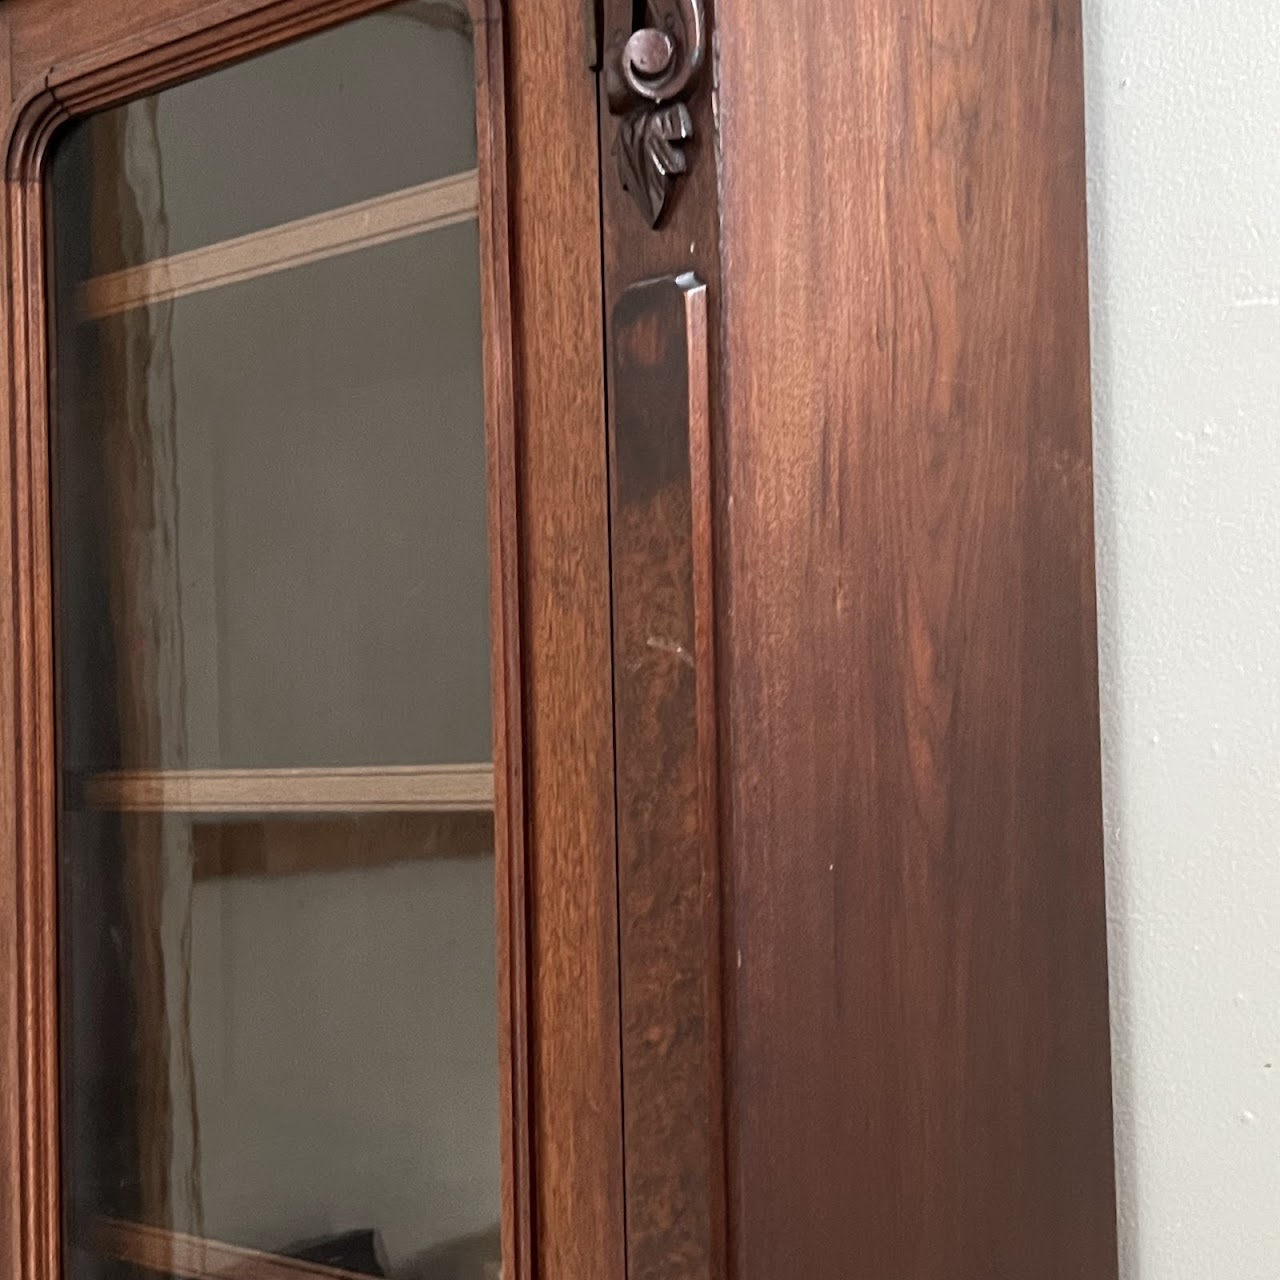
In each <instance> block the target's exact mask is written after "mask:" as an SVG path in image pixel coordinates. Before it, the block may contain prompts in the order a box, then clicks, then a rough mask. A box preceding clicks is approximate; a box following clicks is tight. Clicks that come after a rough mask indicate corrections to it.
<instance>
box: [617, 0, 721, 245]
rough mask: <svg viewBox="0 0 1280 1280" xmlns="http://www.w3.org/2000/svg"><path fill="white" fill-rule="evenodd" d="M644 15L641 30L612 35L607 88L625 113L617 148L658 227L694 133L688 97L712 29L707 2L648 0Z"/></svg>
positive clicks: (629, 186) (627, 180)
mask: <svg viewBox="0 0 1280 1280" xmlns="http://www.w3.org/2000/svg"><path fill="white" fill-rule="evenodd" d="M635 12H636V11H635V8H634V7H633V14H634V13H635ZM643 13H644V15H645V16H644V18H643V19H641V18H639V17H634V18H633V22H634V25H635V29H634V30H627V29H626V28H623V29H621V30H619V31H617V32H615V34H614V36H613V37H612V39H611V44H610V52H609V56H608V57H607V58H606V59H605V90H606V96H607V99H608V102H609V109H610V110H611V111H612V112H613V113H614V114H615V115H619V116H621V117H622V122H621V123H620V124H619V126H618V135H617V142H616V143H615V146H614V151H615V154H616V155H617V160H618V173H619V175H620V177H621V180H622V185H623V187H624V188H625V189H626V191H628V192H629V193H630V195H631V197H632V199H634V200H635V202H636V204H637V205H638V206H639V208H640V210H641V212H642V213H643V214H644V215H645V217H646V218H647V219H648V221H649V225H650V226H651V227H656V226H657V225H658V220H659V219H660V218H661V217H662V211H663V210H664V209H665V208H666V205H667V200H668V197H669V195H670V193H671V185H672V180H673V179H674V178H675V177H676V175H677V174H681V173H684V172H685V168H686V163H687V162H686V160H685V155H684V152H683V151H682V150H681V146H682V144H684V143H685V142H687V141H688V140H689V139H690V138H692V137H693V117H692V115H690V113H689V108H688V107H687V106H686V105H685V100H686V99H687V98H688V96H689V95H690V94H691V93H692V92H693V89H694V87H695V85H696V82H697V80H698V76H699V74H700V72H701V70H702V65H703V62H704V59H705V57H706V44H707V28H706V13H705V7H704V0H646V3H645V5H644V8H643Z"/></svg>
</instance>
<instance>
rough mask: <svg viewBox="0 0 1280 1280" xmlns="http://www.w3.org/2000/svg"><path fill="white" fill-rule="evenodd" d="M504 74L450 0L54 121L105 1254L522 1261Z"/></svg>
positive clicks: (93, 1074)
mask: <svg viewBox="0 0 1280 1280" xmlns="http://www.w3.org/2000/svg"><path fill="white" fill-rule="evenodd" d="M474 75H475V67H474V51H473V46H472V43H471V36H470V29H469V26H468V25H467V23H466V20H465V13H464V10H463V9H462V8H461V7H460V6H458V5H455V4H453V3H446V2H444V0H423V2H422V3H417V4H405V5H399V6H397V7H395V8H394V9H390V10H386V11H382V12H380V13H378V14H375V15H372V16H369V17H366V18H362V19H359V20H358V21H355V22H351V23H348V24H346V25H344V26H341V27H338V28H335V29H333V30H331V31H327V32H324V33H322V34H320V35H317V36H314V37H311V38H309V39H307V40H304V41H300V42H298V43H297V44H295V45H291V46H289V47H286V48H282V49H279V50H276V51H273V52H271V53H269V54H265V55H263V56H261V57H259V58H257V59H254V60H251V61H248V62H245V63H243V64H240V65H238V66H235V67H232V68H229V69H226V70H223V71H219V72H217V73H215V74H213V75H210V76H207V77H205V78H204V79H201V80H198V81H193V82H191V83H189V84H186V85H181V86H178V87H176V88H174V89H170V90H166V91H164V92H162V93H159V94H156V95H154V96H152V97H150V98H148V99H143V100H139V101H136V102H132V103H130V104H128V105H127V106H124V107H121V108H118V109H115V110H111V111H108V112H104V113H101V114H99V115H96V116H93V117H91V118H88V119H86V120H84V121H80V122H78V123H76V124H75V125H73V126H72V127H70V128H69V129H68V130H67V131H66V132H65V133H64V134H63V135H62V136H61V138H60V139H59V142H58V145H57V148H56V150H55V153H54V156H53V160H52V166H51V171H50V178H49V216H50V227H51V235H52V240H53V254H52V264H51V281H52V283H51V289H52V298H51V304H52V314H53V332H52V333H51V343H52V353H53V361H52V365H53V370H54V373H53V396H54V406H55V412H54V424H53V425H54V437H55V447H54V454H55V456H54V474H55V477H56V486H57V492H56V495H55V497H56V521H57V528H56V539H55V541H56V548H57V565H56V569H57V573H56V585H57V594H58V601H57V608H58V637H57V639H58V680H59V688H58V703H59V729H60V737H59V751H60V763H61V768H62V777H63V786H62V793H63V794H62V801H61V810H60V831H59V858H60V893H61V915H60V918H61V926H60V927H61V951H62V965H61V972H62V985H63V993H62V997H63V998H62V1007H63V1015H62V1020H63V1027H62V1048H61V1052H62V1080H63V1094H64V1098H63V1144H64V1175H63V1176H64V1201H65V1206H66V1223H65V1231H66V1236H65V1256H66V1268H67V1275H68V1278H69V1280H116V1278H117V1277H134V1276H139V1277H140V1276H144V1275H145V1276H157V1275H158V1276H203V1275H206V1274H207V1275H215V1274H243V1275H252V1274H255V1264H256V1265H257V1266H258V1267H259V1268H260V1266H261V1261H262V1260H261V1256H260V1255H261V1254H264V1253H265V1254H271V1255H281V1256H287V1257H289V1258H292V1259H295V1260H299V1266H298V1268H296V1269H294V1270H291V1271H290V1274H293V1275H297V1276H298V1277H301V1278H302V1280H305V1277H306V1275H307V1274H308V1270H310V1271H311V1273H312V1274H314V1275H316V1276H320V1275H325V1276H329V1277H331V1278H332V1275H333V1272H332V1271H324V1270H323V1267H325V1266H327V1267H329V1268H337V1269H338V1272H339V1274H341V1273H346V1274H349V1275H352V1276H357V1275H372V1276H394V1277H403V1278H404V1280H418V1278H419V1277H421V1278H422V1280H426V1278H428V1277H455V1276H458V1277H471V1276H475V1277H483V1278H484V1280H492V1277H495V1276H497V1275H498V1274H499V1262H498V1258H499V1244H498V1219H499V1185H500V1177H499V1162H500V1160H499V1139H498V1105H497V1104H498V1047H497V1022H498V1018H497V975H496V949H497V947H496V933H495V917H494V911H495V907H494V888H493V886H494V867H493V848H494V846H493V816H492V794H493V792H492V767H491V764H490V759H491V753H492V748H491V729H490V688H489V639H488V559H487V555H488V553H487V526H486V512H485V494H486V473H485V454H484V407H483V397H482V391H483V383H482V368H481V314H480V287H479V262H478V254H479V251H478V239H477V229H476V221H475V177H474V165H475V102H474Z"/></svg>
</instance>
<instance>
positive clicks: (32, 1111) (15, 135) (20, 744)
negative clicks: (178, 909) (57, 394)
mask: <svg viewBox="0 0 1280 1280" xmlns="http://www.w3.org/2000/svg"><path fill="white" fill-rule="evenodd" d="M0 22H2V23H3V27H2V28H0V30H2V31H3V41H4V47H5V49H7V50H10V51H11V49H12V40H13V34H14V33H13V15H12V14H11V13H9V12H5V13H4V14H3V15H0ZM10 88H12V84H10ZM55 122H56V113H55V112H54V111H53V110H52V103H51V100H50V99H49V98H48V96H47V95H46V94H40V95H38V96H36V95H32V96H29V97H28V98H26V99H24V100H23V102H21V103H20V104H17V105H16V106H15V108H14V109H13V110H12V111H11V112H9V113H8V114H7V116H6V119H5V120H4V122H3V130H4V134H5V136H6V139H7V154H6V170H5V172H6V175H7V182H6V186H5V198H4V201H3V246H2V251H3V254H4V259H5V264H6V267H7V272H6V275H7V280H8V288H7V290H6V292H5V293H4V295H3V298H4V305H3V307H0V344H2V346H0V349H2V350H3V360H2V361H0V369H2V370H3V374H2V376H3V384H2V386H0V393H2V396H3V403H2V404H0V413H2V414H3V443H2V445H0V486H2V487H0V494H2V495H3V501H4V506H5V510H6V518H5V519H4V520H2V521H0V556H2V558H0V578H3V579H4V581H5V583H6V590H5V592H4V593H3V595H2V596H0V600H2V601H3V603H0V727H2V728H3V732H2V733H0V786H2V787H3V793H2V797H0V798H2V799H3V804H0V813H2V816H0V833H2V834H3V837H4V838H3V840H2V841H0V907H2V908H3V910H4V915H3V918H0V936H2V937H3V942H0V1010H3V1013H2V1014H0V1018H2V1019H3V1022H4V1024H6V1025H5V1030H6V1031H11V1032H12V1035H6V1036H5V1038H4V1048H3V1050H2V1051H0V1188H3V1190H4V1191H5V1195H4V1196H3V1208H2V1209H0V1212H3V1213H4V1214H5V1217H6V1219H7V1223H6V1229H5V1230H3V1231H0V1273H2V1274H8V1275H13V1276H16V1277H20V1278H21V1280H56V1277H57V1273H58V1265H59V1247H58V1246H59V1240H58V1236H59V1231H58V1228H59V1213H60V1204H59V1186H58V1178H57V1158H58V1055H57V1043H58V1024H57V1004H56V999H57V978H56V974H57V967H56V959H57V919H56V875H55V867H56V863H55V856H54V848H55V846H54V805H55V795H56V777H55V773H54V758H53V744H54V727H53V713H52V706H53V655H52V635H51V625H50V622H51V616H52V590H51V583H50V573H49V560H50V549H49V475H48V436H47V424H46V414H45V400H46V395H47V387H48V367H47V363H46V358H45V356H46V353H45V343H44V310H43V305H44V281H43V243H42V234H41V231H42V226H41V222H42V217H43V208H42V200H41V190H40V185H39V182H38V180H37V176H36V175H38V173H39V171H40V165H41V163H42V160H43V156H44V154H45V149H46V147H47V144H48V141H49V137H50V134H51V131H52V128H53V126H54V123H55Z"/></svg>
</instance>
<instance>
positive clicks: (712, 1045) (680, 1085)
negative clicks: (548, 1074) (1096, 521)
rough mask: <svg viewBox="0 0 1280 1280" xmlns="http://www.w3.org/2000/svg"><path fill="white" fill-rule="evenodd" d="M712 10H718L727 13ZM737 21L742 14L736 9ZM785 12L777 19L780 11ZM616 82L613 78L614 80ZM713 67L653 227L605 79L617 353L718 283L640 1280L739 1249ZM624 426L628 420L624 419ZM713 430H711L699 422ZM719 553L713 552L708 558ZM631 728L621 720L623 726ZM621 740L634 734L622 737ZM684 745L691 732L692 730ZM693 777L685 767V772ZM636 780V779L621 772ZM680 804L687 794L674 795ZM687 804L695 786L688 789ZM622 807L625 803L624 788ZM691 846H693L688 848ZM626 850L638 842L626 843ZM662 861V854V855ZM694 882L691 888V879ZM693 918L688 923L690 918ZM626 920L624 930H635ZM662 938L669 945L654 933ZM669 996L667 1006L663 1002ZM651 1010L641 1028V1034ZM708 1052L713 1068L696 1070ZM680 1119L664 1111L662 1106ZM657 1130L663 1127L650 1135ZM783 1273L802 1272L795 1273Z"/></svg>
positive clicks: (648, 1115) (630, 1175)
mask: <svg viewBox="0 0 1280 1280" xmlns="http://www.w3.org/2000/svg"><path fill="white" fill-rule="evenodd" d="M711 8H712V6H710V5H708V6H707V9H708V15H709V18H711V19H714V14H712V13H711V12H710V10H711ZM635 17H636V13H635V6H633V5H632V4H631V3H630V0H607V3H605V5H604V33H603V34H604V45H605V48H606V49H610V48H615V49H616V48H619V47H620V46H621V45H622V44H623V43H625V38H626V37H625V34H623V32H624V31H626V32H629V31H630V30H631V29H632V28H633V25H634V19H635ZM734 20H735V21H736V20H737V19H736V15H735V18H734ZM774 20H777V14H776V13H775V14H774ZM607 79H608V77H607V75H606V76H603V77H602V81H607ZM713 88H714V84H713V73H712V69H711V68H710V67H708V68H707V69H706V70H705V71H704V73H703V74H702V76H701V79H700V80H699V81H698V82H697V85H696V87H695V88H694V90H693V92H692V95H691V97H690V98H689V101H688V106H689V111H690V114H691V119H692V124H693V138H692V139H691V140H690V141H689V143H688V144H687V145H686V146H685V147H684V151H685V156H686V160H687V173H686V174H685V176H683V177H681V178H680V179H679V180H678V181H677V182H676V183H675V184H674V186H673V188H672V192H671V196H670V199H669V201H668V203H667V207H666V209H665V211H664V213H663V216H662V220H661V222H660V223H659V226H658V228H657V230H652V229H650V227H649V226H648V224H647V222H646V220H645V217H644V216H643V214H642V213H641V212H640V210H639V209H638V208H637V206H636V204H635V202H634V201H633V199H632V198H631V196H630V195H628V194H627V192H626V191H625V190H624V189H623V186H622V183H621V180H620V177H619V170H618V164H617V158H616V148H617V146H618V145H619V139H618V134H619V129H620V123H621V117H619V116H616V115H613V114H612V113H611V112H610V111H609V109H608V105H607V103H606V101H605V96H606V89H605V85H604V84H603V83H602V85H601V91H600V93H601V103H600V157H601V166H602V167H601V184H602V185H601V206H602V209H603V226H604V237H603V239H604V287H605V305H606V308H607V313H608V314H609V316H610V333H609V343H610V348H611V349H612V348H614V347H616V344H617V342H618V336H617V334H616V332H614V328H613V326H614V325H616V323H617V321H616V308H617V307H618V305H619V302H620V300H621V299H622V298H623V297H624V296H625V295H626V291H627V290H628V289H630V288H632V287H633V286H635V285H637V284H638V283H640V282H642V281H645V280H649V279H654V278H659V277H678V276H680V275H682V274H684V273H686V272H692V273H693V274H694V275H695V276H696V277H697V279H698V280H700V281H702V282H703V283H704V284H705V285H706V294H705V298H706V311H707V320H706V333H705V360H706V370H707V386H708V390H707V411H708V412H707V417H706V419H705V421H704V422H703V423H701V424H698V423H696V422H695V423H694V428H695V429H694V430H693V431H692V435H691V437H690V440H689V443H690V446H691V448H696V449H700V450H704V451H706V452H705V454H704V455H701V456H691V457H690V459H689V467H690V469H689V474H688V482H689V484H690V486H691V488H690V491H689V501H690V504H691V505H690V519H691V521H692V526H691V528H690V530H689V537H690V539H691V544H690V545H691V546H692V547H693V548H699V549H701V550H700V553H699V554H696V555H694V557H693V565H692V569H693V573H694V581H693V588H694V591H695V593H697V595H698V597H699V598H700V599H702V600H703V603H702V605H701V606H700V607H699V608H698V609H696V610H695V612H696V615H697V619H696V628H697V630H696V639H695V652H696V661H697V663H698V666H699V670H700V671H701V672H706V673H707V678H705V679H704V678H701V677H700V678H699V680H698V688H697V699H698V705H697V707H696V709H695V708H692V707H690V706H688V705H686V707H685V711H684V713H683V714H684V717H685V718H683V719H682V721H681V724H682V726H683V731H684V733H686V734H687V733H688V732H689V731H690V730H692V729H693V728H694V727H695V726H694V724H693V723H692V722H691V721H690V720H689V719H688V716H689V715H691V714H692V715H696V716H699V717H701V718H702V719H701V722H700V723H699V724H698V726H697V732H698V735H699V747H698V751H699V756H698V768H699V770H700V771H701V772H700V777H699V783H698V797H699V798H698V802H697V803H698V805H699V806H700V807H701V809H702V811H703V816H704V818H705V819H706V821H705V824H704V825H703V826H702V827H701V829H700V831H699V834H698V836H697V838H696V840H695V841H694V844H695V845H696V847H697V850H698V857H699V858H700V859H701V864H702V891H703V894H704V897H703V903H702V905H703V911H704V914H703V917H702V921H701V923H702V926H703V932H702V933H701V934H700V935H699V934H696V933H695V931H694V930H692V929H680V930H673V936H672V937H671V938H670V939H668V940H667V941H666V943H665V946H663V951H662V954H663V959H664V963H665V965H666V986H665V987H664V988H663V989H661V990H658V989H656V988H655V987H654V986H653V976H652V973H651V972H648V971H647V970H648V967H649V964H652V963H653V961H654V960H655V959H656V952H650V954H649V961H648V964H647V963H646V962H645V952H646V950H647V948H646V945H645V932H644V931H645V929H646V928H649V929H651V928H652V926H653V924H654V923H655V921H654V907H653V903H652V902H651V901H649V900H648V899H647V898H646V895H645V892H644V886H643V885H641V884H637V885H636V886H635V888H636V889H637V890H639V892H637V893H635V894H628V893H627V892H626V889H627V882H626V880H625V878H624V881H623V885H622V890H623V892H622V896H621V898H620V901H619V914H620V918H621V919H622V920H623V921H624V922H628V923H634V924H635V925H636V928H637V932H636V934H635V936H633V938H632V944H633V957H634V960H633V963H632V964H630V965H628V964H625V963H624V965H623V969H622V975H621V976H622V984H623V987H622V995H621V999H622V1004H623V1007H624V1009H625V1008H628V1007H630V1008H632V1009H634V1010H636V1011H637V1012H638V1013H642V1012H643V1011H644V1010H646V1009H647V1010H648V1011H649V1012H650V1013H652V1014H654V1015H655V1016H656V1017H658V1018H660V1019H661V1018H666V1019H672V1020H674V1021H675V1022H677V1023H678V1024H679V1026H680V1028H681V1040H680V1044H681V1051H680V1061H681V1063H682V1066H681V1069H680V1072H679V1073H678V1079H677V1078H674V1076H673V1073H671V1072H669V1070H668V1064H667V1063H666V1062H665V1061H664V1058H663V1054H662V1052H661V1045H660V1044H656V1045H651V1046H648V1047H647V1048H646V1046H644V1045H643V1044H640V1043H638V1042H637V1041H636V1040H635V1039H634V1038H632V1039H631V1041H630V1044H631V1051H630V1053H629V1064H628V1071H627V1089H626V1096H625V1098H624V1105H625V1112H626V1116H627V1126H628V1131H629V1132H630V1131H632V1129H633V1126H634V1130H635V1133H636V1135H637V1141H635V1143H634V1145H633V1144H631V1143H629V1144H628V1145H627V1160H626V1187H627V1255H628V1256H627V1263H628V1276H629V1280H667V1277H669V1276H681V1277H687V1278H688V1280H721V1278H722V1277H725V1276H726V1275H727V1274H728V1271H727V1265H728V1264H727V1258H726V1218H725V1202H726V1184H725V1176H726V1173H725V1131H724V1110H725V1097H724V1089H723V1080H724V1074H723V1066H722V1045H723V1020H722V978H721V973H722V969H723V956H722V950H723V940H722V936H721V934H722V925H721V883H720V870H719V852H718V844H717V830H718V823H717V821H715V818H716V810H717V807H718V799H717V769H718V765H717V757H716V751H715V740H716V732H715V726H714V725H713V724H712V723H711V722H712V721H713V720H714V719H715V715H716V707H717V703H718V699H719V696H720V695H718V694H717V689H716V676H715V675H714V672H715V668H716V665H717V663H716V660H715V650H716V645H717V638H716V634H715V627H714V624H713V610H712V608H711V606H710V600H709V593H710V591H711V573H710V563H709V562H710V559H711V557H710V554H709V551H710V547H711V543H712V539H713V538H714V537H716V536H718V529H719V525H720V521H721V519H722V513H721V511H720V510H719V509H718V507H719V503H718V500H717V498H716V495H714V494H713V492H712V488H713V487H714V486H713V485H712V483H711V475H712V474H713V471H714V468H716V467H718V466H720V465H722V462H721V461H720V459H721V458H722V456H723V452H724V449H725V440H724V436H723V433H722V431H721V429H720V428H721V420H720V416H719V404H720V395H721V375H720V364H721V345H720V344H721V333H722V324H723V317H722V313H721V290H720V280H721V254H720V238H719V218H718V208H717V205H718V200H717V190H716V178H717V173H716V171H717V156H716V134H717V128H716V121H715V113H714V110H713ZM613 381H614V376H613V375H611V387H610V406H611V411H616V407H617V403H618V401H617V395H616V390H617V388H616V387H615V386H613V385H612V383H613ZM653 394H654V396H655V398H657V397H659V396H661V394H662V389H661V384H660V382H658V381H655V385H654V388H653ZM615 427H616V424H615ZM699 427H700V428H701V429H698V428H699ZM701 552H706V553H707V554H705V555H704V554H702V553H701ZM622 732H623V731H622V730H621V728H619V733H620V734H621V733H622ZM640 732H641V736H640V738H639V739H637V740H635V741H634V742H633V750H638V751H639V752H640V758H639V761H638V762H637V764H636V765H633V767H638V768H639V769H640V770H641V771H643V770H645V769H649V770H651V771H653V773H654V776H658V775H659V774H660V772H661V770H662V769H663V767H664V764H663V759H662V754H663V742H662V740H661V737H660V735H656V734H655V733H654V732H653V730H652V727H649V728H648V729H643V728H642V729H641V731H640ZM620 741H621V739H620ZM679 741H680V743H681V744H682V745H683V744H685V743H686V742H687V738H686V737H684V736H682V737H680V739H679ZM673 776H675V777H679V776H680V768H679V767H677V768H676V770H675V773H674V775H673ZM622 781H623V783H624V786H625V778H623V779H622ZM669 798H671V799H672V800H675V796H674V795H672V796H671V797H669ZM683 799H684V800H685V802H686V804H687V801H688V796H687V794H686V795H685V796H684V797H683ZM619 803H620V805H625V804H626V799H625V796H620V798H619ZM689 819H690V812H689V810H688V808H687V807H686V808H681V809H680V812H679V813H673V814H671V815H667V816H665V817H664V816H663V815H661V814H655V815H653V818H652V821H653V829H654V830H655V831H657V830H665V829H666V825H665V824H666V823H668V822H669V823H670V824H671V826H672V828H673V829H679V826H680V824H681V823H682V822H687V821H689ZM682 848H684V849H685V851H686V852H688V853H692V852H693V850H692V848H690V847H689V845H688V844H685V845H683V846H682ZM621 856H622V857H623V858H624V859H625V857H626V854H625V851H622V852H621ZM659 861H661V859H659ZM686 887H687V886H686ZM687 922H688V921H687V920H686V923H687ZM626 927H627V926H626V924H624V929H625V928H626ZM649 941H651V942H654V943H660V942H661V940H660V938H659V937H655V936H653V935H652V934H651V935H650V938H649ZM663 996H665V997H667V1004H666V1009H665V1011H664V1010H663V1009H662V1008H661V1000H662V997H663ZM641 1022H642V1018H638V1019H637V1021H636V1023H635V1025H634V1027H633V1031H634V1030H638V1028H639V1027H640V1025H641ZM699 1058H700V1059H701V1069H698V1067H697V1066H696V1065H695V1064H696V1063H697V1061H698V1059H699ZM664 1102H665V1107H666V1111H667V1113H668V1114H667V1115H666V1116H665V1117H664V1115H663V1106H664ZM653 1123H658V1124H659V1128H660V1131H661V1132H663V1133H668V1134H670V1135H672V1138H673V1140H672V1141H671V1142H668V1143H663V1142H661V1141H657V1140H648V1141H643V1140H640V1138H641V1137H642V1136H643V1135H645V1134H646V1129H645V1126H646V1125H648V1124H653ZM650 1136H651V1137H653V1135H650ZM779 1274H791V1272H790V1270H789V1269H788V1270H787V1271H786V1272H780V1273H779Z"/></svg>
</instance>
